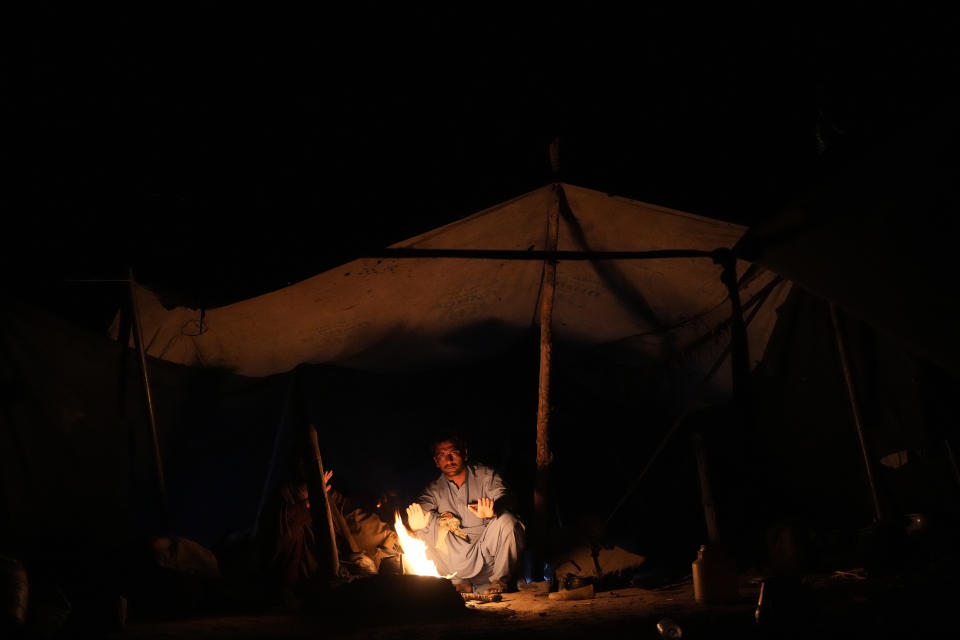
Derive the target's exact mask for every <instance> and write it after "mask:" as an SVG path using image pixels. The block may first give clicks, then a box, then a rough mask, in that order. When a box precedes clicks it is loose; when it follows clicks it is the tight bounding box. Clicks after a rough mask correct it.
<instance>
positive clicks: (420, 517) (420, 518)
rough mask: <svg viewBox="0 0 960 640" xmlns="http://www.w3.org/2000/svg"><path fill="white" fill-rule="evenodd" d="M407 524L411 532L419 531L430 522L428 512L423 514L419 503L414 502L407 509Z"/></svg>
mask: <svg viewBox="0 0 960 640" xmlns="http://www.w3.org/2000/svg"><path fill="white" fill-rule="evenodd" d="M407 522H408V523H409V524H410V530H411V531H419V530H420V529H423V528H424V527H426V526H427V524H428V523H429V522H430V512H429V511H427V512H424V510H423V507H421V506H420V503H419V502H414V503H413V504H411V505H410V506H409V507H407Z"/></svg>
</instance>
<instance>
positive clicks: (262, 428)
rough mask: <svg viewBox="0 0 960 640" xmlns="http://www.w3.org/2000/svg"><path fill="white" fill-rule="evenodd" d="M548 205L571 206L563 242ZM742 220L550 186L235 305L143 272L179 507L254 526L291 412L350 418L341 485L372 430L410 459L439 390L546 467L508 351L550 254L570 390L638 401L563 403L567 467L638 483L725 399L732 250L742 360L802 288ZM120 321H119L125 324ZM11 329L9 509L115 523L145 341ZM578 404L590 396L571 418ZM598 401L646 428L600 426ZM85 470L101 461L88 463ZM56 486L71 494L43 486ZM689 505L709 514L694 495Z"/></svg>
mask: <svg viewBox="0 0 960 640" xmlns="http://www.w3.org/2000/svg"><path fill="white" fill-rule="evenodd" d="M551 216H555V217H556V219H558V221H559V226H558V233H557V237H556V244H555V245H554V244H553V242H552V240H551V238H550V234H549V231H548V230H549V228H550V227H549V224H548V221H549V220H550V217H551ZM744 231H745V230H744V229H743V228H742V227H740V226H737V225H733V224H729V223H724V222H718V221H715V220H710V219H706V218H702V217H699V216H695V215H691V214H687V213H683V212H678V211H671V210H668V209H664V208H661V207H656V206H653V205H648V204H644V203H640V202H635V201H631V200H627V199H625V198H619V197H614V196H609V195H607V194H603V193H600V192H596V191H592V190H589V189H584V188H580V187H575V186H571V185H567V184H556V185H549V186H546V187H544V188H541V189H538V190H536V191H533V192H531V193H528V194H526V195H524V196H521V197H519V198H516V199H514V200H511V201H509V202H506V203H503V204H501V205H498V206H495V207H492V208H490V209H487V210H485V211H482V212H480V213H477V214H475V215H473V216H470V217H468V218H465V219H463V220H460V221H458V222H454V223H452V224H449V225H446V226H444V227H441V228H439V229H436V230H433V231H430V232H427V233H425V234H422V235H420V236H417V237H415V238H412V239H410V240H407V241H404V242H401V243H398V244H397V245H394V246H393V247H390V248H388V249H387V250H384V251H383V252H382V254H379V255H376V256H369V257H363V258H359V259H357V260H355V261H353V262H350V263H348V264H346V265H343V266H341V267H339V268H336V269H332V270H330V271H327V272H325V273H322V274H319V275H317V276H315V277H313V278H310V279H307V280H305V281H303V282H299V283H297V284H294V285H292V286H289V287H286V288H284V289H281V290H278V291H274V292H272V293H268V294H265V295H262V296H258V297H256V298H253V299H250V300H245V301H241V302H238V303H235V304H231V305H227V306H225V307H220V308H214V309H187V308H182V307H176V306H175V305H173V304H170V303H169V302H168V301H164V300H161V299H160V298H159V297H158V296H156V295H155V294H153V293H152V292H150V291H149V290H147V289H145V288H143V287H140V286H136V287H135V301H136V306H137V309H138V310H139V315H140V325H141V329H142V335H143V342H144V346H145V349H146V353H147V355H148V356H150V359H149V363H150V364H149V368H150V370H151V372H152V373H153V378H152V384H153V385H155V387H156V389H155V396H156V398H157V422H158V425H159V431H160V444H161V450H162V451H163V455H164V460H165V465H166V466H167V467H168V470H169V474H168V478H167V480H168V482H169V484H170V485H171V488H170V503H171V511H172V514H171V516H172V518H171V526H173V527H179V532H180V533H182V534H183V535H187V536H189V537H194V538H196V539H200V540H201V541H202V542H204V543H206V544H211V543H212V542H213V541H215V540H217V539H218V537H220V536H222V535H225V534H226V533H228V532H229V531H231V530H235V529H236V528H242V527H243V526H244V524H245V523H247V524H248V525H252V524H253V520H254V519H255V517H256V513H257V506H258V503H259V502H261V501H262V497H263V493H264V487H267V490H269V484H270V476H271V469H272V468H273V467H274V466H275V461H273V462H272V461H271V457H273V458H276V457H277V456H276V455H275V452H276V450H277V449H278V446H280V445H279V444H278V443H280V438H278V434H279V433H280V432H281V431H282V429H281V426H282V425H284V424H289V423H291V422H293V421H295V420H298V419H311V420H318V419H319V421H320V424H319V425H318V427H319V428H320V429H321V433H322V436H323V435H324V434H325V435H327V436H329V437H330V438H334V435H335V433H337V432H339V434H340V435H339V436H337V437H336V441H337V444H338V445H340V446H342V451H341V452H340V453H341V455H340V457H339V458H338V460H339V462H340V465H339V469H340V470H341V472H338V473H340V475H339V476H338V477H339V478H341V479H343V478H346V479H347V483H348V484H350V483H351V482H353V483H355V484H356V485H359V484H360V481H361V480H362V479H364V478H362V477H361V476H360V473H358V474H357V475H355V476H353V477H351V476H350V469H351V468H357V469H362V470H366V469H367V468H368V467H367V466H365V464H364V463H365V462H367V463H368V462H369V460H368V459H366V458H367V457H368V456H369V454H370V451H371V448H372V445H371V442H372V441H373V442H376V443H377V447H379V448H381V449H382V451H380V454H381V455H380V457H379V458H377V466H378V467H380V468H382V469H384V470H385V471H384V473H386V474H390V473H395V474H397V476H399V475H401V474H402V473H403V468H404V467H409V466H410V464H411V461H412V460H414V457H413V456H415V455H416V453H415V452H416V447H415V446H412V445H411V444H410V442H411V437H409V436H403V435H400V434H395V433H392V431H393V430H394V428H395V427H396V426H397V423H401V424H403V425H404V426H408V427H416V426H418V425H417V423H418V422H421V423H422V422H425V420H424V417H425V416H427V415H428V414H429V413H430V407H425V405H431V404H433V405H435V408H437V409H438V411H437V412H436V413H434V414H433V415H430V416H429V418H428V419H434V420H436V419H437V418H438V416H441V419H445V420H449V416H450V415H455V416H456V419H457V421H459V422H466V423H469V424H471V425H472V424H476V421H483V420H487V421H488V422H489V423H490V424H489V430H488V431H487V432H485V435H486V436H489V439H491V440H497V439H498V438H500V437H504V438H507V439H508V440H509V441H510V442H512V443H514V444H516V443H521V442H522V443H527V444H526V445H523V446H528V445H529V447H528V450H524V451H523V452H522V455H519V454H517V453H516V452H515V454H514V455H513V458H512V459H511V463H512V464H513V465H514V468H515V469H519V468H527V469H531V468H532V467H533V461H534V456H533V447H532V441H533V438H534V409H535V406H536V403H535V395H536V393H535V386H534V383H533V381H534V380H535V372H536V366H535V347H533V348H532V349H530V350H529V353H530V356H529V357H530V360H529V362H530V365H531V366H530V367H529V372H533V373H534V377H532V378H529V382H526V381H524V379H523V376H522V374H526V373H527V371H520V369H519V368H518V369H516V370H513V369H508V370H504V369H503V368H501V367H500V366H499V365H500V363H503V362H511V363H515V362H516V360H510V358H511V357H513V356H516V354H517V353H519V352H521V351H525V350H527V349H528V347H530V346H532V344H533V343H531V342H530V337H531V336H532V335H535V333H536V331H537V322H538V313H539V312H538V307H539V304H540V297H541V292H542V281H543V274H544V270H543V264H544V261H545V260H558V262H559V266H558V269H557V274H556V296H555V301H554V306H553V321H552V324H553V330H554V341H555V345H556V351H557V353H558V356H559V360H560V368H566V369H567V370H569V371H570V372H571V373H570V374H569V375H568V377H567V381H568V383H569V381H570V380H574V381H576V383H577V384H568V386H567V387H566V390H574V389H579V390H581V391H582V390H583V389H587V388H592V389H593V390H594V391H596V393H597V395H596V397H597V398H600V397H602V398H604V399H609V398H610V395H609V392H611V391H616V392H617V393H619V394H620V397H621V398H626V399H625V400H623V406H622V407H621V408H620V409H621V410H620V411H619V412H618V413H614V412H610V413H602V412H601V411H599V410H597V409H598V408H597V407H596V406H590V401H589V400H583V399H582V398H578V397H576V393H569V394H567V395H563V396H561V397H560V398H558V399H557V400H556V404H557V407H558V410H557V411H555V415H554V420H555V423H556V426H558V427H560V433H559V434H558V435H559V437H558V438H557V440H558V442H559V444H558V446H557V450H558V463H560V464H561V465H563V464H566V465H567V466H566V467H562V466H561V468H564V469H566V470H569V471H570V473H569V474H568V475H569V476H572V480H570V483H571V484H576V485H579V486H580V490H581V491H589V482H585V481H584V480H583V478H582V477H577V476H576V475H574V474H573V469H574V468H575V466H576V465H575V463H577V464H579V462H582V461H584V460H587V461H590V465H589V468H590V472H591V473H592V474H593V475H592V476H590V477H592V478H597V475H596V474H598V473H608V474H611V476H610V477H612V479H613V483H614V484H618V485H620V486H625V485H626V484H628V483H629V481H630V480H631V479H632V478H633V476H635V474H636V472H637V468H638V466H639V463H640V461H639V460H638V459H637V456H638V455H639V456H641V457H642V456H644V455H645V454H646V453H648V452H650V451H652V450H654V448H655V445H656V444H657V442H658V441H660V440H661V438H662V436H663V434H664V431H665V430H666V424H667V422H668V421H669V419H670V418H671V417H675V416H676V415H678V414H680V413H681V412H682V411H683V410H684V409H685V408H688V406H689V405H690V403H691V402H694V403H696V405H697V406H698V407H707V406H710V405H711V404H716V403H723V402H727V401H728V400H729V395H730V391H731V388H732V382H733V381H732V376H731V374H730V368H729V367H727V366H719V367H718V365H719V364H722V361H723V359H724V356H725V354H726V351H727V350H728V348H729V345H730V342H731V331H732V328H733V327H734V323H731V313H732V307H733V300H731V298H730V296H729V294H730V288H729V287H728V286H727V285H726V284H724V282H723V281H722V276H723V274H724V269H725V268H730V267H735V269H736V276H737V278H736V281H737V285H736V291H737V292H738V298H739V301H741V302H742V306H743V315H744V318H745V320H747V325H746V337H747V346H748V349H747V352H748V353H749V362H748V364H749V366H750V367H756V366H757V365H758V363H760V362H761V361H762V360H763V359H764V354H765V351H766V347H767V344H768V342H769V341H770V338H771V335H773V333H774V331H775V329H776V328H777V325H778V323H777V316H778V314H777V309H778V308H781V306H782V304H783V303H784V301H785V300H786V299H787V296H788V294H789V292H790V290H791V283H790V282H789V281H785V280H782V279H781V278H780V277H778V276H777V275H776V274H775V273H773V272H772V271H770V270H767V269H765V268H763V267H761V266H758V265H755V264H754V265H751V264H749V263H747V262H745V261H743V260H739V261H736V262H734V261H733V254H732V253H730V249H731V248H732V247H734V246H735V245H736V244H737V242H738V240H740V238H741V237H742V235H743V233H744ZM120 326H121V322H120V319H119V317H118V320H117V321H116V322H115V323H114V326H113V329H112V331H113V337H114V338H115V339H116V337H117V336H118V335H120ZM780 328H781V329H783V326H782V324H781V326H780ZM45 336H54V337H53V338H46V337H45ZM784 339H785V340H786V341H787V342H788V343H790V340H791V339H790V337H789V336H787V337H786V338H784ZM794 344H795V343H794ZM3 345H4V349H5V355H6V356H7V357H6V358H5V371H4V387H5V389H6V392H5V402H4V410H5V411H4V415H3V420H4V423H5V425H6V426H5V428H4V430H3V433H4V437H5V438H6V439H7V440H6V441H5V443H4V447H3V452H4V453H3V456H4V464H3V467H4V470H5V476H4V490H5V492H6V494H7V508H8V512H9V513H8V516H7V517H8V519H9V521H11V522H14V523H16V525H17V528H18V533H19V534H20V535H22V536H30V535H33V534H36V533H38V532H47V533H50V532H58V533H60V534H63V533H64V532H65V531H67V530H70V531H77V532H80V531H83V532H85V533H86V534H87V535H92V533H91V532H99V533H103V534H104V535H106V534H107V533H108V532H110V531H116V530H117V529H122V528H123V527H124V523H123V520H124V519H125V518H131V516H130V513H131V511H132V510H135V507H136V505H138V504H140V503H141V502H142V501H141V500H140V496H141V495H144V494H143V491H144V490H145V488H146V487H150V486H152V484H151V481H150V479H149V478H148V477H147V476H150V475H151V472H150V468H151V467H150V463H149V462H145V461H149V460H150V456H149V454H148V446H147V445H146V444H145V442H146V441H147V438H146V436H145V434H146V433H147V425H146V421H145V418H144V417H143V412H142V409H141V408H140V407H141V406H142V405H141V404H140V402H141V400H140V397H139V395H138V391H137V390H135V389H136V384H137V383H135V382H134V381H133V380H134V379H133V378H130V377H128V378H127V379H126V382H121V380H122V379H121V378H120V377H119V376H118V375H117V373H116V370H117V368H119V366H118V365H119V364H120V363H125V364H124V366H125V368H126V370H127V372H128V374H129V373H130V372H131V371H132V370H133V366H134V365H133V363H134V359H133V355H132V352H131V351H130V350H125V349H122V348H121V347H120V345H118V344H117V343H116V342H112V343H111V342H109V341H105V340H97V339H95V338H93V337H91V336H83V335H80V333H79V332H76V331H72V330H69V329H65V328H61V327H58V326H56V323H55V321H54V320H52V319H49V318H44V317H43V316H42V315H36V314H35V313H34V312H33V311H31V310H29V309H27V308H25V307H22V306H19V305H13V306H11V307H9V308H8V309H7V310H6V311H5V312H4V320H3ZM130 346H131V347H132V346H134V343H133V341H132V340H131V343H130ZM799 348H800V349H801V350H802V349H803V347H802V346H801V347H799ZM490 363H494V365H491V364H490ZM304 366H306V367H307V368H304ZM835 371H836V375H839V369H836V370H835ZM481 383H482V384H481ZM524 384H529V386H527V387H524V386H523V385H524ZM577 385H579V386H577ZM414 388H418V389H419V392H418V393H419V394H420V395H419V396H417V397H411V390H412V389H414ZM291 389H293V390H298V391H296V393H292V392H291ZM841 389H842V387H841ZM695 392H697V393H696V394H695ZM603 394H607V395H603ZM291 397H295V398H296V399H295V400H291ZM506 397H512V398H518V397H529V399H530V400H529V405H525V407H528V408H522V409H519V410H512V409H511V410H504V411H503V412H502V413H500V414H495V412H496V411H499V409H498V408H497V406H496V405H497V404H498V400H501V399H502V398H506ZM121 398H125V400H124V402H123V407H122V408H120V409H118V408H117V405H118V404H119V401H120V399H121ZM338 403H339V405H338ZM292 404H293V405H297V406H291V405H292ZM504 404H506V403H504ZM334 405H337V406H339V409H338V410H336V411H334V410H331V408H330V407H331V406H334ZM97 407H99V409H98V408H97ZM572 409H580V410H582V411H583V412H584V413H583V414H580V415H570V413H571V410H572ZM564 411H566V414H565V413H564ZM597 415H601V416H603V417H604V419H606V418H608V417H609V418H611V419H613V420H620V421H624V420H628V421H629V424H612V425H611V424H604V422H603V420H597ZM398 416H399V417H398ZM525 421H526V422H525ZM385 423H386V424H385ZM378 427H379V431H374V429H377V428H378ZM851 429H852V427H851ZM848 433H849V434H850V435H851V437H852V438H854V448H853V449H852V452H853V453H852V454H851V456H852V457H850V459H849V460H848V462H847V464H848V465H849V466H848V467H847V468H849V469H857V465H858V460H857V458H856V454H857V450H856V446H855V435H854V432H853V431H852V430H851V431H849V432H848ZM586 434H589V437H587V435H586ZM613 435H617V436H618V437H620V438H623V439H625V440H624V441H613V440H612V436H613ZM587 441H589V442H587ZM105 443H108V444H105ZM518 446H519V445H518ZM611 447H613V448H614V449H619V450H615V451H613V452H611V451H610V449H611ZM51 451H53V452H55V455H50V453H51ZM84 452H85V453H84ZM565 452H569V454H568V455H567V456H566V462H564V460H563V458H564V454H565ZM596 456H601V458H600V459H599V460H598V459H597V457H596ZM602 456H614V457H615V458H616V460H615V462H611V461H609V460H605V459H603V458H602ZM384 460H386V461H387V463H385V462H384ZM810 464H811V465H813V464H815V463H813V462H811V463H810ZM581 466H582V465H581ZM80 467H82V469H81V468H80ZM71 470H72V471H71ZM94 471H95V473H91V472H94ZM671 473H672V474H674V475H676V476H680V477H683V478H684V479H685V480H684V481H683V482H682V483H680V484H683V485H684V486H685V487H687V489H691V490H692V493H693V494H694V495H695V492H696V490H697V489H696V484H695V475H696V473H695V471H694V470H691V469H688V468H684V469H682V470H679V469H668V470H667V471H666V472H665V474H666V475H664V476H661V477H660V478H659V479H656V480H651V482H654V481H662V480H664V479H665V478H667V477H669V476H670V474H671ZM852 474H853V475H859V471H855V472H852ZM81 476H82V477H84V478H87V479H86V480H84V481H83V482H76V481H74V479H75V478H77V477H81ZM134 476H136V478H135V479H133V480H131V478H133V477H134ZM236 479H242V482H238V481H237V480H236ZM365 479H367V480H369V479H370V478H369V476H368V477H367V478H365ZM381 479H382V477H381ZM525 480H526V481H528V486H529V484H532V481H530V478H525ZM670 481H671V482H672V480H670ZM688 481H689V482H688ZM568 486H569V485H568ZM585 486H586V489H585V488H584V487H585ZM678 486H679V485H678ZM132 487H135V488H136V489H137V490H138V491H140V492H141V493H139V494H137V493H134V492H132V489H131V488H132ZM675 488H676V487H675ZM198 489H200V490H198ZM54 495H55V496H56V497H57V501H56V502H55V503H53V504H55V505H59V506H50V505H51V503H47V502H45V501H46V500H47V498H48V497H51V496H54ZM225 496H229V499H228V500H226V501H225V500H224V497H225ZM688 497H691V496H688ZM721 499H722V496H721ZM225 503H226V504H225ZM150 504H152V501H151V502H150ZM150 504H147V505H143V509H144V510H147V511H149V510H150V509H149V507H150ZM211 504H216V505H217V507H216V508H215V509H211V508H210V505H211ZM41 505H42V506H41ZM604 506H606V507H609V506H610V505H604ZM601 508H603V507H601ZM692 512H693V513H699V506H698V505H696V504H695V500H694V506H693V507H692ZM68 513H70V514H73V515H72V516H68V515H67V514H68ZM133 519H134V520H136V518H133ZM65 523H67V524H68V526H67V528H66V529H65V528H64V527H65ZM201 523H202V524H201ZM218 527H219V529H218ZM661 529H663V528H662V527H661ZM694 535H695V536H700V535H701V534H700V532H694Z"/></svg>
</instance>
